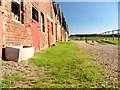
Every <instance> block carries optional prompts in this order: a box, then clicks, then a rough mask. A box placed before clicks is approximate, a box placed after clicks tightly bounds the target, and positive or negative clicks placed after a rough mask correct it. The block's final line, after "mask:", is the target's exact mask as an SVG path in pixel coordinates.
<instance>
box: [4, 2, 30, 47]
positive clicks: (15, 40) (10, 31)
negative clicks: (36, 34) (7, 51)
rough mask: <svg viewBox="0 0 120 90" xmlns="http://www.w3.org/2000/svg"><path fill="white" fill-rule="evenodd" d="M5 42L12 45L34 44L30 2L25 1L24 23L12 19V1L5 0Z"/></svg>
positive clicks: (6, 44)
mask: <svg viewBox="0 0 120 90" xmlns="http://www.w3.org/2000/svg"><path fill="white" fill-rule="evenodd" d="M3 7H4V14H3V24H4V26H3V27H4V44H5V46H11V45H32V42H31V39H32V38H31V13H30V11H31V10H30V3H24V11H25V12H24V16H25V17H24V23H25V24H21V23H20V22H19V21H16V20H13V19H12V12H11V8H10V7H11V2H7V1H6V2H4V6H3Z"/></svg>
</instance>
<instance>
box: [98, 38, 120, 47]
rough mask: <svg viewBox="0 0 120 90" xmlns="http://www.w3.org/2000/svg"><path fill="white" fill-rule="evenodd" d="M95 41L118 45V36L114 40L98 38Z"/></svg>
mask: <svg viewBox="0 0 120 90" xmlns="http://www.w3.org/2000/svg"><path fill="white" fill-rule="evenodd" d="M97 42H99V43H109V44H115V45H120V39H119V40H118V38H115V39H114V40H113V39H100V40H97Z"/></svg>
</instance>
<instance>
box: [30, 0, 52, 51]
mask: <svg viewBox="0 0 120 90" xmlns="http://www.w3.org/2000/svg"><path fill="white" fill-rule="evenodd" d="M32 5H34V6H35V7H36V8H37V9H38V10H39V13H42V14H43V15H44V24H45V25H44V28H45V32H42V30H41V23H40V22H39V23H40V27H39V34H40V38H39V39H40V49H41V50H44V49H46V48H47V47H48V26H47V15H50V2H49V0H46V1H44V2H40V3H32ZM40 18H41V17H40Z"/></svg>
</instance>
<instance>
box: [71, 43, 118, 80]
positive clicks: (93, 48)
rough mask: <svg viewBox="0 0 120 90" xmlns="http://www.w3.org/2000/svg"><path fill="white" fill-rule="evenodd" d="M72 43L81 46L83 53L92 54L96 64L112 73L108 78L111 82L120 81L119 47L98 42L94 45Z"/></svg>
mask: <svg viewBox="0 0 120 90" xmlns="http://www.w3.org/2000/svg"><path fill="white" fill-rule="evenodd" d="M72 42H74V43H77V44H78V45H80V47H81V49H82V51H84V52H92V53H93V55H92V56H93V57H94V58H95V59H96V61H95V63H96V64H98V65H101V66H102V68H103V69H104V70H107V71H109V72H110V73H109V74H108V75H107V77H108V78H109V79H111V80H118V72H120V68H118V63H119V62H118V61H119V55H118V54H119V53H118V52H119V48H118V47H119V46H118V45H112V44H100V43H97V42H94V43H92V42H91V41H88V43H85V41H72Z"/></svg>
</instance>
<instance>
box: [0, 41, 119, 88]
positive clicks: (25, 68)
mask: <svg viewBox="0 0 120 90" xmlns="http://www.w3.org/2000/svg"><path fill="white" fill-rule="evenodd" d="M75 43H76V42H58V43H57V44H56V46H55V47H50V48H48V49H47V50H45V51H41V52H38V53H36V54H35V56H34V57H33V58H31V59H30V60H29V62H27V61H26V62H19V63H15V62H3V65H2V68H1V70H2V73H3V77H2V79H1V83H0V87H22V88H23V87H24V88H31V87H32V88H92V87H94V88H108V87H113V88H115V87H117V81H116V79H115V80H114V79H111V80H108V79H107V78H106V75H109V73H110V72H109V71H108V70H107V69H105V70H103V68H102V66H101V65H98V64H96V58H95V57H93V52H91V51H86V50H84V49H83V48H84V47H82V46H81V45H80V44H75ZM88 50H89V49H88ZM16 78H17V79H16ZM111 81H112V82H111Z"/></svg>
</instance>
